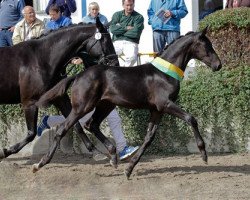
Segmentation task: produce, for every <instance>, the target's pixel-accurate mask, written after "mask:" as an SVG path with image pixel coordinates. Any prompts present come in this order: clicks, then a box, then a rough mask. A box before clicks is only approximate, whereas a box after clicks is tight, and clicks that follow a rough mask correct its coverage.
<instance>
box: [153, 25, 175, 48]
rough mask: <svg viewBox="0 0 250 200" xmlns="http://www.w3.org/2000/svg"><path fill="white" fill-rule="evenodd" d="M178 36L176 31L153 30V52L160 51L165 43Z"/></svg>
mask: <svg viewBox="0 0 250 200" xmlns="http://www.w3.org/2000/svg"><path fill="white" fill-rule="evenodd" d="M179 36H180V32H177V31H161V30H155V31H153V48H154V52H161V51H162V50H163V49H164V47H165V46H166V45H167V44H170V43H171V42H172V41H173V40H175V39H176V38H178V37H179Z"/></svg>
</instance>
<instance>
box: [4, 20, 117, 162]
mask: <svg viewBox="0 0 250 200" xmlns="http://www.w3.org/2000/svg"><path fill="white" fill-rule="evenodd" d="M96 34H97V35H98V36H99V38H100V36H101V38H100V39H98V38H96V37H95V35H96ZM80 50H81V51H82V50H83V51H86V52H88V54H89V55H91V56H94V57H97V58H99V62H100V63H103V64H113V63H116V64H118V63H119V62H118V58H117V56H116V55H115V50H114V47H113V44H112V40H111V38H110V34H109V33H108V32H107V30H106V28H105V27H104V26H103V25H102V23H101V22H100V20H99V19H97V22H96V25H83V24H79V25H72V26H70V27H65V28H61V29H59V30H56V31H52V32H50V33H48V34H47V35H46V36H42V37H40V38H38V39H33V40H29V41H26V42H22V43H20V44H17V45H15V46H12V47H6V48H0V55H1V56H0V80H1V82H0V93H1V95H0V104H17V103H21V104H22V108H23V110H24V113H25V119H26V124H27V129H28V133H27V136H26V137H25V138H24V139H23V140H22V141H21V142H19V143H17V144H15V145H13V146H11V147H10V148H8V149H3V150H1V149H0V160H1V158H5V157H8V156H9V155H11V154H14V153H17V152H19V151H20V150H21V149H22V148H23V147H24V146H25V145H26V144H28V143H29V142H31V141H33V139H34V138H35V136H36V130H37V117H38V108H37V106H36V105H35V102H36V101H37V100H38V99H39V98H40V96H41V95H42V94H43V93H45V92H46V91H48V90H49V89H50V88H52V87H53V86H54V85H55V84H56V83H58V82H59V81H60V80H61V79H63V78H65V76H62V74H64V72H65V69H66V66H67V63H68V62H69V61H70V59H71V58H72V57H74V56H76V55H77V53H78V52H79V51H80ZM52 103H53V104H54V105H55V106H56V107H57V108H58V109H59V110H60V111H61V112H62V114H63V115H64V116H65V117H66V116H68V114H69V113H70V110H71V103H70V99H69V97H68V95H67V94H65V95H63V96H61V97H59V98H56V99H55V100H54V101H53V102H52ZM75 128H76V131H77V132H78V133H79V136H80V137H81V139H82V140H83V141H84V143H85V145H86V147H87V148H88V150H89V151H92V150H93V149H95V147H94V146H93V144H92V143H91V142H90V140H89V139H88V138H87V136H86V135H85V133H84V131H83V129H82V127H81V126H80V124H79V123H77V124H76V126H75Z"/></svg>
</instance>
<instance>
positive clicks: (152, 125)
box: [124, 111, 162, 179]
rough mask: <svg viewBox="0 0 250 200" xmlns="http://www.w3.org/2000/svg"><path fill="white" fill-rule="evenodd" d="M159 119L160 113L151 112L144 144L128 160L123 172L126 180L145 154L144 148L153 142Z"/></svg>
mask: <svg viewBox="0 0 250 200" xmlns="http://www.w3.org/2000/svg"><path fill="white" fill-rule="evenodd" d="M161 117H162V114H161V113H159V112H157V111H151V116H150V122H149V124H148V128H147V134H146V137H145V139H144V142H143V144H142V145H141V147H140V148H139V150H138V151H137V152H136V154H135V155H134V156H133V157H132V158H131V159H130V161H129V165H128V167H127V168H126V169H125V171H124V173H125V175H126V177H127V179H129V177H130V175H131V173H132V171H133V169H134V167H135V166H136V164H137V163H138V162H139V160H140V158H141V156H142V155H143V153H144V152H145V150H146V148H147V147H148V146H149V145H150V144H151V142H152V141H153V139H154V136H155V133H156V130H157V128H158V124H159V122H160V120H161Z"/></svg>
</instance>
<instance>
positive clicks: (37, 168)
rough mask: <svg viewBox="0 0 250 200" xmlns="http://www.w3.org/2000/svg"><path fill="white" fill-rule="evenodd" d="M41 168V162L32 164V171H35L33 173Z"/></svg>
mask: <svg viewBox="0 0 250 200" xmlns="http://www.w3.org/2000/svg"><path fill="white" fill-rule="evenodd" d="M39 169H40V168H39V163H37V164H34V165H33V166H32V172H33V173H36V172H37V171H38V170H39Z"/></svg>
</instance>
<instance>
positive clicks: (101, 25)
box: [96, 16, 106, 33]
mask: <svg viewBox="0 0 250 200" xmlns="http://www.w3.org/2000/svg"><path fill="white" fill-rule="evenodd" d="M96 28H98V30H99V32H101V33H102V32H105V30H106V29H105V28H104V26H103V24H102V22H101V21H100V18H99V17H98V16H97V17H96Z"/></svg>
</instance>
